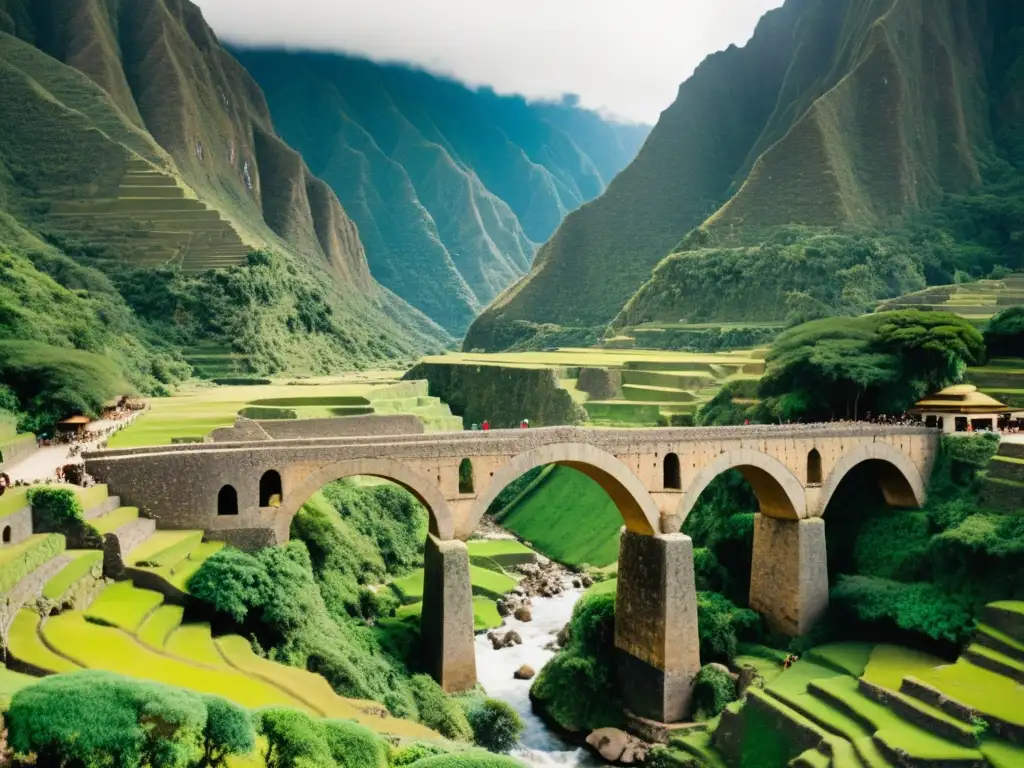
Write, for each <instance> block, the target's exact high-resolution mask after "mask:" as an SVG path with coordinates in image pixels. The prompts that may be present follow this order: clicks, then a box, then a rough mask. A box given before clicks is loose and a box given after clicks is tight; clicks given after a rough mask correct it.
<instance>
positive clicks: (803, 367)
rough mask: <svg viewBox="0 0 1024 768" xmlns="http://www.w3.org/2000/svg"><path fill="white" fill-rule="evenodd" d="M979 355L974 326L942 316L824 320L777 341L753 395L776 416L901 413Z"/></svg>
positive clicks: (911, 313)
mask: <svg viewBox="0 0 1024 768" xmlns="http://www.w3.org/2000/svg"><path fill="white" fill-rule="evenodd" d="M984 356H985V345H984V342H983V340H982V338H981V334H979V333H978V331H977V329H975V328H974V326H972V325H971V324H970V323H968V322H967V321H966V320H964V319H963V318H960V317H957V316H956V315H952V314H949V313H946V312H921V311H918V310H905V311H899V312H884V313H879V314H874V315H865V316H862V317H855V318H851V317H836V318H827V319H824V320H815V321H812V322H810V323H805V324H804V325H800V326H797V327H796V328H792V329H790V330H788V331H786V332H785V333H783V334H781V335H780V336H779V337H778V338H777V339H776V340H775V343H774V344H773V345H772V349H771V351H770V352H769V354H768V357H767V359H766V360H767V369H766V372H765V376H764V378H763V379H762V381H761V385H760V388H759V391H760V394H761V395H762V397H766V398H771V402H770V403H769V404H768V405H769V407H770V408H771V409H772V410H773V411H774V413H775V415H776V417H777V418H780V419H790V420H810V419H830V418H835V417H837V416H846V417H847V418H854V419H856V418H860V417H861V416H862V415H863V414H864V413H865V412H867V411H874V412H875V413H901V412H903V411H905V410H907V409H908V408H909V407H910V406H911V405H913V403H914V402H915V401H916V400H918V399H920V398H921V397H922V396H924V395H926V394H928V393H929V392H934V391H937V390H939V389H943V388H944V387H946V386H949V385H950V384H955V383H957V382H960V381H962V380H963V376H964V373H965V372H966V370H967V366H968V365H971V364H975V363H978V362H981V361H982V360H983V359H984Z"/></svg>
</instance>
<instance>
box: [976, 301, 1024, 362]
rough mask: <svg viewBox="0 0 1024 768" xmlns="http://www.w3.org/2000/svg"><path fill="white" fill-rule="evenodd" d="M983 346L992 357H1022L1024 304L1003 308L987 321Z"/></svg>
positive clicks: (1023, 349) (1023, 345)
mask: <svg viewBox="0 0 1024 768" xmlns="http://www.w3.org/2000/svg"><path fill="white" fill-rule="evenodd" d="M985 346H987V347H988V353H989V354H990V355H991V356H992V357H1024V306H1018V307H1010V308H1009V309H1004V310H1003V311H1002V312H1000V313H999V314H998V315H996V316H995V317H993V318H992V319H991V320H989V321H988V325H987V326H985Z"/></svg>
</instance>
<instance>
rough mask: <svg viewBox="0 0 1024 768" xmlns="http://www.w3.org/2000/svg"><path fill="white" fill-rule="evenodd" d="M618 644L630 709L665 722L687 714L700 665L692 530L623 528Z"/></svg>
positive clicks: (624, 694)
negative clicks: (659, 531) (688, 533)
mask: <svg viewBox="0 0 1024 768" xmlns="http://www.w3.org/2000/svg"><path fill="white" fill-rule="evenodd" d="M615 648H616V654H617V655H618V668H619V681H620V687H621V690H622V699H623V702H624V704H625V705H626V708H627V709H628V710H629V711H630V712H632V713H633V714H635V715H639V716H640V717H644V718H647V719H649V720H655V721H657V722H661V723H675V722H679V721H681V720H683V719H684V718H685V717H686V716H687V715H688V714H689V711H690V699H691V697H692V693H693V678H694V677H695V676H696V674H697V673H698V672H699V671H700V638H699V637H698V635H697V590H696V586H695V584H694V571H693V543H692V542H691V541H690V537H689V536H684V535H683V534H681V533H673V534H660V535H654V536H648V535H644V534H639V533H632V532H630V531H628V530H623V531H622V537H621V539H620V542H619V583H618V591H617V596H616V599H615Z"/></svg>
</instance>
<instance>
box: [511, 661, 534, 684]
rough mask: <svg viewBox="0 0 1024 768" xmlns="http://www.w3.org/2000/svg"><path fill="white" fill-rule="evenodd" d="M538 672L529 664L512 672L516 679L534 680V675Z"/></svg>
mask: <svg viewBox="0 0 1024 768" xmlns="http://www.w3.org/2000/svg"><path fill="white" fill-rule="evenodd" d="M536 674H537V673H536V672H534V671H533V667H531V666H530V665H529V664H523V666H521V667H520V668H519V669H517V670H516V671H515V672H513V673H512V677H514V678H515V679H516V680H532V679H533V676H534V675H536Z"/></svg>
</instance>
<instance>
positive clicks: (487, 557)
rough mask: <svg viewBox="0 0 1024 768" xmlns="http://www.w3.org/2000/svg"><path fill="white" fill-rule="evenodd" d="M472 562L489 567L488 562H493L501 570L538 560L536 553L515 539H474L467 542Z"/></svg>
mask: <svg viewBox="0 0 1024 768" xmlns="http://www.w3.org/2000/svg"><path fill="white" fill-rule="evenodd" d="M466 545H467V546H468V547H469V557H470V561H471V562H472V563H474V564H475V565H481V566H484V567H485V568H486V567H489V566H488V565H487V564H486V562H488V561H489V562H493V563H495V564H496V565H498V566H499V567H501V568H507V567H510V566H515V565H522V564H524V563H532V562H534V561H535V560H536V559H537V555H536V553H535V552H534V551H533V550H532V549H530V548H529V547H527V546H524V545H523V544H520V543H519V542H518V541H516V540H515V539H474V540H472V541H467V542H466Z"/></svg>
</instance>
